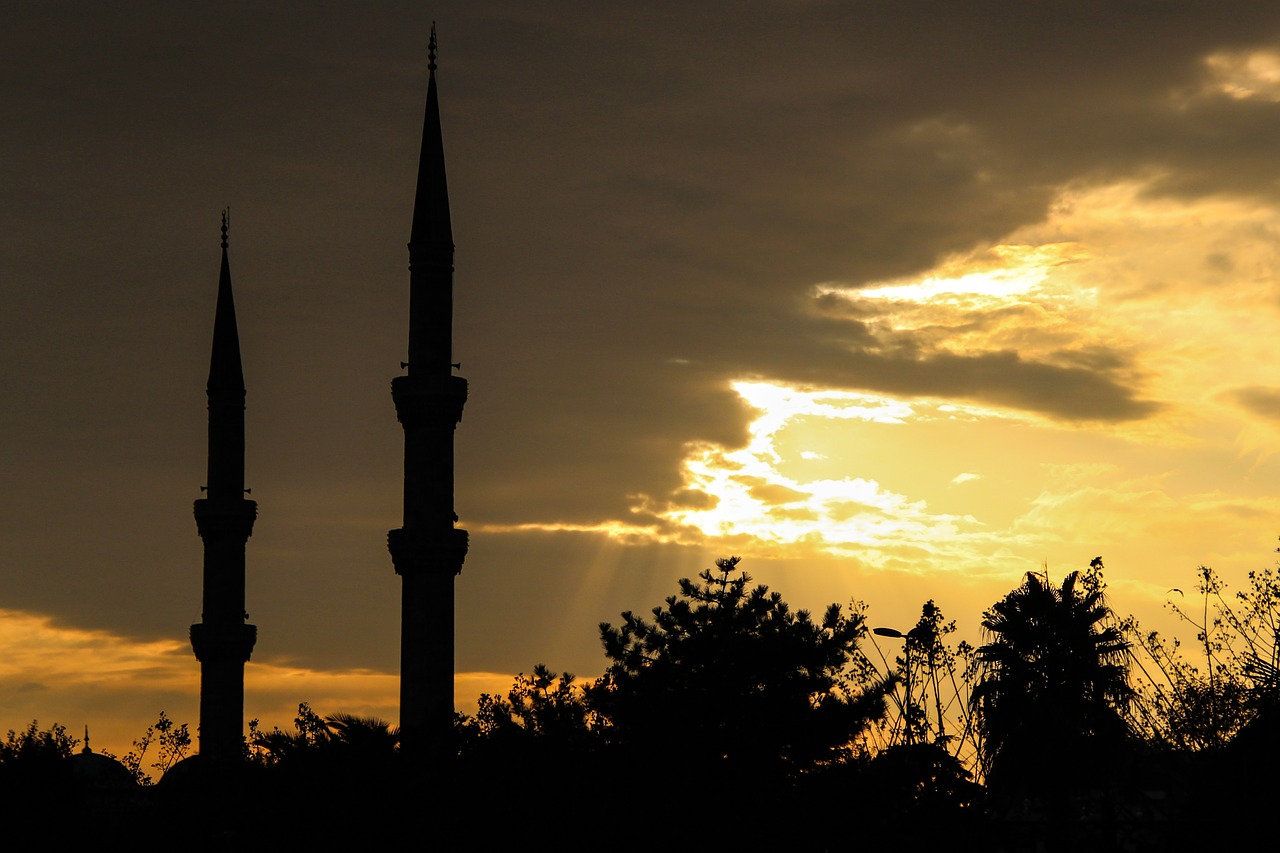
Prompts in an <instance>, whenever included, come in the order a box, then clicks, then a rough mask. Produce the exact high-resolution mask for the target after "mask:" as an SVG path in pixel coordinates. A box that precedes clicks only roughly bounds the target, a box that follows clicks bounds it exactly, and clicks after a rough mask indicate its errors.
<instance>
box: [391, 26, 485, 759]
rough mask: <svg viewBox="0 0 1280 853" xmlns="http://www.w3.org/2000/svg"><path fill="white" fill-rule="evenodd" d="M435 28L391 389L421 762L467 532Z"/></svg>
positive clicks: (405, 676)
mask: <svg viewBox="0 0 1280 853" xmlns="http://www.w3.org/2000/svg"><path fill="white" fill-rule="evenodd" d="M435 60H436V40H435V26H434V25H433V26H432V30H431V42H430V45H429V50H428V63H427V68H428V71H429V75H428V80H427V107H426V115H425V118H424V120H423V128H422V151H421V155H420V157H419V160H418V185H417V193H416V198H415V201H414V209H413V224H412V227H411V229H410V236H409V361H408V364H407V367H408V373H407V375H405V376H397V377H396V378H395V379H393V380H392V381H391V398H392V400H394V401H395V406H396V417H397V419H398V420H399V421H400V424H401V425H402V426H403V428H404V526H403V527H400V528H399V529H396V530H392V531H390V532H389V533H388V535H387V545H388V548H389V549H390V551H391V560H392V563H393V564H394V565H395V570H396V573H397V574H399V575H400V577H401V580H402V584H403V589H402V599H401V620H400V621H401V639H400V731H401V737H402V741H403V744H404V749H405V751H406V753H407V755H408V756H409V758H410V760H411V761H417V760H421V759H422V757H423V756H425V755H430V756H432V757H443V756H445V755H446V754H447V750H448V747H449V743H450V741H451V739H452V730H453V579H454V576H455V575H457V574H458V573H459V572H461V571H462V561H463V560H464V559H465V558H466V554H467V532H466V531H465V530H462V529H460V528H457V527H455V526H454V523H455V522H456V521H457V520H458V516H457V515H456V514H455V513H454V507H453V438H454V429H455V427H456V426H457V425H458V422H459V421H460V420H461V419H462V407H463V405H464V404H465V403H466V400H467V382H466V380H465V379H463V378H462V377H460V376H454V375H453V370H452V366H451V364H450V362H451V361H452V360H453V229H452V226H451V224H450V220H449V190H448V187H447V185H446V181H445V171H444V144H443V140H442V134H441V130H440V104H439V100H438V97H437V93H436V74H435V72H436V61H435Z"/></svg>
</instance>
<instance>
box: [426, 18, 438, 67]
mask: <svg viewBox="0 0 1280 853" xmlns="http://www.w3.org/2000/svg"><path fill="white" fill-rule="evenodd" d="M427 70H428V71H435V70H436V22H435V21H432V22H431V41H429V42H428V43H427Z"/></svg>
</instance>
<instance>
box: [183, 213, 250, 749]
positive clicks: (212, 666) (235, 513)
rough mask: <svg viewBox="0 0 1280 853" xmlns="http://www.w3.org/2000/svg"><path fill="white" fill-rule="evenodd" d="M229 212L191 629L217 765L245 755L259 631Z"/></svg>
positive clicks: (205, 745) (203, 715)
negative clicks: (196, 607) (249, 675)
mask: <svg viewBox="0 0 1280 853" xmlns="http://www.w3.org/2000/svg"><path fill="white" fill-rule="evenodd" d="M227 213H228V212H227V211H225V210H224V211H223V212H222V271H221V273H220V275H219V277H218V307H217V310H216V312H215V314H214V320H213V355H212V358H211V359H210V361H209V385H208V394H209V479H208V484H207V485H206V486H205V487H204V488H205V491H206V493H207V495H208V496H207V497H204V498H200V499H199V500H197V501H196V504H195V514H196V527H197V528H198V529H199V531H200V538H201V539H203V540H204V612H203V614H202V615H201V621H200V622H199V623H197V624H195V625H192V626H191V647H192V649H194V650H195V653H196V658H197V659H198V660H199V661H200V754H201V755H203V756H204V757H205V758H207V759H210V760H214V761H232V760H239V759H240V758H241V757H242V756H243V754H244V665H245V661H247V660H249V655H250V653H251V652H252V651H253V644H254V641H255V640H256V639H257V637H258V629H257V628H256V627H254V626H253V625H249V624H246V620H247V619H248V618H249V614H248V613H246V612H245V609H244V546H245V542H246V541H247V540H248V539H249V534H250V533H252V532H253V521H254V519H255V518H257V515H258V505H257V504H256V503H255V502H254V501H251V500H248V499H246V498H245V494H247V493H248V490H247V489H245V487H244V372H243V370H242V369H241V366H240V334H239V332H238V331H237V330H236V306H235V302H234V301H233V299H232V296H231V268H230V266H229V265H228V263H227Z"/></svg>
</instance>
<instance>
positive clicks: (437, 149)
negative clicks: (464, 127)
mask: <svg viewBox="0 0 1280 853" xmlns="http://www.w3.org/2000/svg"><path fill="white" fill-rule="evenodd" d="M427 69H428V71H429V72H430V73H429V74H428V76H427V109H426V114H425V116H424V117H423V122H422V151H421V154H420V155H419V159H418V189H417V194H416V196H415V199H414V205H413V227H412V228H411V230H410V232H409V245H410V246H411V247H412V246H424V247H425V246H427V245H428V244H434V245H436V246H437V247H442V246H447V247H448V250H449V251H452V250H453V226H452V224H451V223H450V220H449V188H448V181H447V180H446V179H445V174H444V143H443V141H442V140H441V132H440V101H439V97H438V95H437V93H436V25H435V24H434V23H432V25H431V40H430V41H429V42H428V43H427ZM410 262H411V263H412V261H410Z"/></svg>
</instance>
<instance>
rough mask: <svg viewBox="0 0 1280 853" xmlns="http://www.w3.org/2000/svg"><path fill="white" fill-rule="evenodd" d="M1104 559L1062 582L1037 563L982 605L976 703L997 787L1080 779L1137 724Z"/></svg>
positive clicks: (991, 780)
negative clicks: (1129, 716)
mask: <svg viewBox="0 0 1280 853" xmlns="http://www.w3.org/2000/svg"><path fill="white" fill-rule="evenodd" d="M1101 572H1102V562H1101V559H1100V558H1099V559H1095V560H1094V561H1093V563H1092V564H1091V566H1090V568H1089V570H1088V571H1086V572H1083V573H1082V572H1072V573H1070V574H1068V575H1067V576H1066V578H1064V579H1063V581H1062V584H1061V586H1059V587H1057V588H1055V587H1054V586H1053V585H1052V584H1051V583H1050V582H1049V580H1048V578H1047V577H1041V576H1040V575H1038V574H1035V573H1031V572H1029V573H1028V574H1027V576H1026V579H1025V580H1024V582H1023V584H1022V585H1021V586H1019V587H1018V588H1017V589H1015V590H1013V591H1012V592H1010V593H1009V594H1008V595H1007V596H1005V597H1004V598H1003V599H1002V600H1001V601H998V602H996V604H995V605H993V606H992V608H991V609H990V610H988V611H987V612H986V613H984V614H983V620H982V628H983V631H984V632H985V634H986V636H987V637H988V641H987V642H986V643H985V644H984V645H983V646H981V647H980V648H979V649H978V651H977V658H978V661H979V664H980V667H981V670H980V674H979V680H978V683H977V684H976V686H975V687H974V690H973V698H972V703H973V707H974V710H975V711H976V712H977V715H978V726H979V729H980V731H981V735H982V754H981V760H982V769H983V771H984V772H985V774H986V778H987V782H988V784H989V785H991V786H992V787H993V788H1002V789H1004V790H1006V791H1015V790H1022V791H1028V790H1038V791H1042V792H1045V793H1046V794H1050V795H1051V792H1053V791H1054V790H1058V789H1062V788H1064V787H1070V788H1078V787H1079V785H1080V784H1081V783H1083V782H1084V781H1085V780H1086V779H1087V778H1088V776H1089V775H1090V774H1091V773H1094V772H1095V771H1096V770H1097V768H1098V766H1099V761H1100V760H1101V759H1102V757H1103V756H1105V755H1106V753H1107V752H1108V751H1112V750H1114V749H1115V748H1116V747H1117V746H1118V745H1119V744H1121V743H1122V742H1123V741H1124V740H1125V738H1126V736H1127V734H1128V732H1129V727H1128V724H1127V722H1126V719H1125V711H1126V709H1127V705H1128V703H1129V701H1130V699H1131V698H1132V696H1133V690H1132V688H1131V687H1130V685H1129V681H1128V670H1127V666H1126V661H1127V653H1128V650H1129V643H1128V642H1127V641H1126V640H1125V639H1124V638H1123V636H1122V634H1121V631H1120V629H1119V628H1118V627H1117V626H1116V625H1114V624H1106V623H1107V622H1108V621H1109V620H1110V619H1111V611H1110V610H1109V609H1108V607H1107V606H1106V604H1105V601H1104V599H1103V592H1102V590H1103V584H1102V573H1101Z"/></svg>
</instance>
